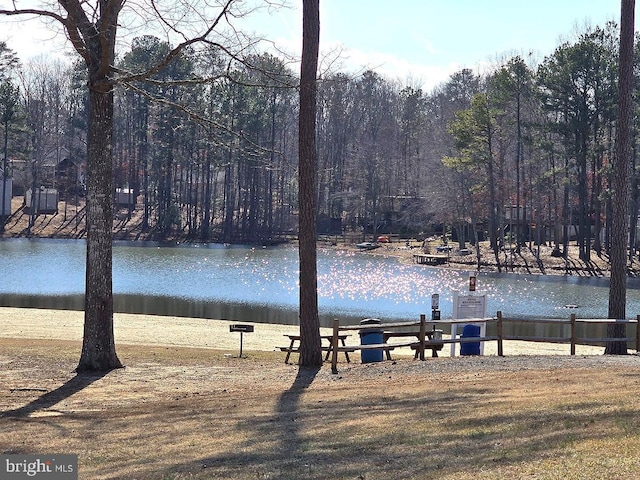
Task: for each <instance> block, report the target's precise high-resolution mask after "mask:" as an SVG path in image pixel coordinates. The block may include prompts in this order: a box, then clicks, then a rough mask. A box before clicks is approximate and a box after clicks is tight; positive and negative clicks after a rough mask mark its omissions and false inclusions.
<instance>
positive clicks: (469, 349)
mask: <svg viewBox="0 0 640 480" xmlns="http://www.w3.org/2000/svg"><path fill="white" fill-rule="evenodd" d="M473 337H478V338H479V337H480V327H479V326H478V325H465V326H464V328H463V329H462V335H460V338H473ZM460 355H480V342H464V343H461V344H460Z"/></svg>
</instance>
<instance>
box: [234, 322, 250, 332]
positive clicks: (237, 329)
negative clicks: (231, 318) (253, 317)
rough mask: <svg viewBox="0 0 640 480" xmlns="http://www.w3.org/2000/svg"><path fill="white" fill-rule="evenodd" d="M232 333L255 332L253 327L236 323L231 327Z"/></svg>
mask: <svg viewBox="0 0 640 480" xmlns="http://www.w3.org/2000/svg"><path fill="white" fill-rule="evenodd" d="M229 331H230V332H243V333H251V332H253V325H247V324H242V323H234V324H233V325H229Z"/></svg>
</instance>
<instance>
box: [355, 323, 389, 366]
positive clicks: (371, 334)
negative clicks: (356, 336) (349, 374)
mask: <svg viewBox="0 0 640 480" xmlns="http://www.w3.org/2000/svg"><path fill="white" fill-rule="evenodd" d="M381 323H382V322H381V321H380V320H379V319H377V318H365V319H364V320H361V321H360V325H363V326H365V325H380V324H381ZM383 338H384V337H383V336H382V330H381V329H379V328H375V327H374V328H367V329H365V330H360V345H376V344H380V343H384V340H383ZM383 353H384V352H383V351H382V350H362V351H361V355H360V357H361V358H362V363H371V362H381V361H382V358H383V357H382V356H383Z"/></svg>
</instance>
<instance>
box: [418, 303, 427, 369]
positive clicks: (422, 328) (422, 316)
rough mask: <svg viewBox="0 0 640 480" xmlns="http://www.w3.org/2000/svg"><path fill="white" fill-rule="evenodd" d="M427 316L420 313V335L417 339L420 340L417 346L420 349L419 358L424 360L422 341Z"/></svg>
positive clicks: (424, 336)
mask: <svg viewBox="0 0 640 480" xmlns="http://www.w3.org/2000/svg"><path fill="white" fill-rule="evenodd" d="M426 319H427V316H426V315H425V314H424V313H421V314H420V335H419V340H420V346H419V347H418V348H419V349H420V350H419V352H420V360H422V361H424V342H425V338H426V336H427V322H426Z"/></svg>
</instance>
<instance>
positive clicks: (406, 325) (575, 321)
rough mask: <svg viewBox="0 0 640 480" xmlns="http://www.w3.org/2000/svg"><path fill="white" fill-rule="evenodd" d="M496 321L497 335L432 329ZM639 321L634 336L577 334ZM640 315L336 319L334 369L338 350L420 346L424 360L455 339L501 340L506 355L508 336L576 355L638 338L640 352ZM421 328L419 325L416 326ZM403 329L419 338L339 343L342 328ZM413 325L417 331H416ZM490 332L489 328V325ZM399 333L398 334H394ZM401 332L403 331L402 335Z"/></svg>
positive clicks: (361, 330)
mask: <svg viewBox="0 0 640 480" xmlns="http://www.w3.org/2000/svg"><path fill="white" fill-rule="evenodd" d="M470 323H472V324H484V325H487V324H491V323H495V324H496V332H497V334H496V335H492V336H489V335H486V333H485V334H484V335H483V336H478V337H466V338H464V337H458V336H455V337H452V338H436V337H435V336H434V335H433V334H432V332H436V331H437V330H436V329H437V328H438V327H442V326H444V325H449V326H451V325H454V324H470ZM509 323H524V324H527V323H528V324H553V325H556V326H560V327H565V326H569V332H570V333H569V336H525V335H506V334H504V333H503V332H504V326H505V324H509ZM598 324H600V325H625V326H626V325H631V324H635V325H636V329H635V330H636V331H635V336H634V337H608V336H604V337H584V336H583V337H579V336H578V335H577V333H576V332H577V328H576V327H577V326H579V325H598ZM639 325H640V315H638V316H637V317H636V318H635V319H611V318H577V317H576V315H575V314H571V315H570V317H569V318H568V319H566V320H564V319H550V318H536V319H507V318H503V316H502V312H500V311H499V312H497V314H496V316H495V317H488V318H466V319H447V320H431V321H427V320H426V317H425V315H420V321H418V322H396V323H383V322H381V323H379V324H366V325H345V326H340V324H339V321H338V320H337V319H336V320H334V321H333V335H332V338H331V353H332V355H331V370H332V371H333V372H334V373H337V363H338V353H339V352H354V351H358V350H360V351H363V350H383V351H386V352H389V351H390V350H393V349H395V348H400V347H411V348H413V349H415V350H416V357H419V358H420V360H424V359H425V355H424V352H425V350H428V349H432V351H433V354H434V356H435V352H436V349H438V348H441V347H442V346H443V345H444V344H452V343H460V344H462V343H468V342H469V343H470V342H474V343H478V342H489V341H496V342H497V344H498V355H499V356H501V357H502V356H504V348H503V343H504V341H505V340H518V341H524V342H544V343H564V344H569V345H570V354H571V355H575V353H576V345H601V344H604V343H608V342H625V343H628V342H634V343H635V347H636V351H638V352H640V327H639ZM416 328H417V329H416ZM395 329H402V330H404V331H408V332H409V333H410V335H414V336H415V337H416V340H413V341H408V342H403V343H389V342H387V343H377V344H369V345H346V346H345V345H339V344H338V342H339V338H340V332H345V331H358V332H359V333H366V332H367V331H376V330H382V331H389V330H395ZM412 329H413V332H412ZM485 332H486V329H485ZM394 336H395V335H394ZM398 336H399V335H398Z"/></svg>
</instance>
